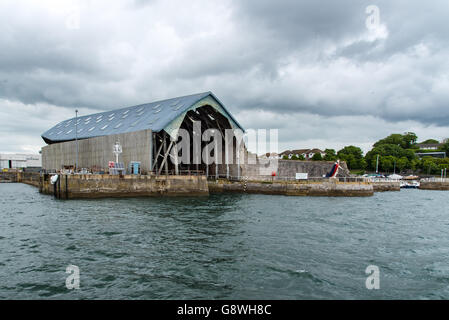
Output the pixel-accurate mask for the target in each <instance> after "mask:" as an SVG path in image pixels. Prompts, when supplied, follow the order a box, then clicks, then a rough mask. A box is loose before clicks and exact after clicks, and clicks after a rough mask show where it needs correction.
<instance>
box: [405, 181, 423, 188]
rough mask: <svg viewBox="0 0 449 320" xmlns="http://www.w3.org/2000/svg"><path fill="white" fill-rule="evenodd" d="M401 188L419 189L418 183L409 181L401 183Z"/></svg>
mask: <svg viewBox="0 0 449 320" xmlns="http://www.w3.org/2000/svg"><path fill="white" fill-rule="evenodd" d="M401 188H403V189H417V188H419V182H418V181H410V182H405V181H401Z"/></svg>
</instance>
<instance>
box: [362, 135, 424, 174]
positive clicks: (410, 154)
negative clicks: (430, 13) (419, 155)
mask: <svg viewBox="0 0 449 320" xmlns="http://www.w3.org/2000/svg"><path fill="white" fill-rule="evenodd" d="M417 139H418V137H417V136H416V134H414V133H413V132H406V133H404V134H397V133H396V134H391V135H389V136H388V137H386V138H384V139H381V140H379V141H377V142H376V143H375V144H374V145H373V148H372V149H371V150H370V151H368V152H367V153H366V156H365V160H366V163H367V164H368V167H369V168H370V169H372V170H374V169H375V168H376V159H377V155H379V156H380V157H387V156H392V157H394V158H397V159H401V158H404V157H405V158H407V160H408V161H407V162H405V161H404V160H402V161H401V165H402V164H404V163H405V165H406V167H405V168H404V169H411V166H412V161H413V160H414V159H416V155H415V151H416V148H417V147H416V140H417ZM390 160H391V159H390ZM386 161H387V166H388V161H389V160H388V159H387V160H386ZM382 169H384V168H382Z"/></svg>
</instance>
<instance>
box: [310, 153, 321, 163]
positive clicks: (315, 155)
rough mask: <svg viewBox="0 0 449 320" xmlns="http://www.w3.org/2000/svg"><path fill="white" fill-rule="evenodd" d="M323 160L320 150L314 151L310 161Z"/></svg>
mask: <svg viewBox="0 0 449 320" xmlns="http://www.w3.org/2000/svg"><path fill="white" fill-rule="evenodd" d="M321 160H323V156H322V155H321V153H320V152H317V153H314V154H313V157H312V161H321Z"/></svg>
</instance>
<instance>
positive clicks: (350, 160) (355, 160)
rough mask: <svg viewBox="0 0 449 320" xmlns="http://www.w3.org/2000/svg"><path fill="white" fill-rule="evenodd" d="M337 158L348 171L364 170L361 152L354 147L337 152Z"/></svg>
mask: <svg viewBox="0 0 449 320" xmlns="http://www.w3.org/2000/svg"><path fill="white" fill-rule="evenodd" d="M337 157H338V158H339V159H340V160H343V161H345V162H346V164H347V166H348V168H349V169H350V170H353V169H364V165H366V162H365V161H363V151H362V149H360V148H359V147H356V146H346V147H344V148H343V149H341V150H339V151H338V153H337Z"/></svg>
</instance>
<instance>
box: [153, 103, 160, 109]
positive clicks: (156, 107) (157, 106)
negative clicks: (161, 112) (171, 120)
mask: <svg viewBox="0 0 449 320" xmlns="http://www.w3.org/2000/svg"><path fill="white" fill-rule="evenodd" d="M160 106H161V104H160V103H159V104H157V105H155V106H154V107H153V110H156V109H159V107H160Z"/></svg>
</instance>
